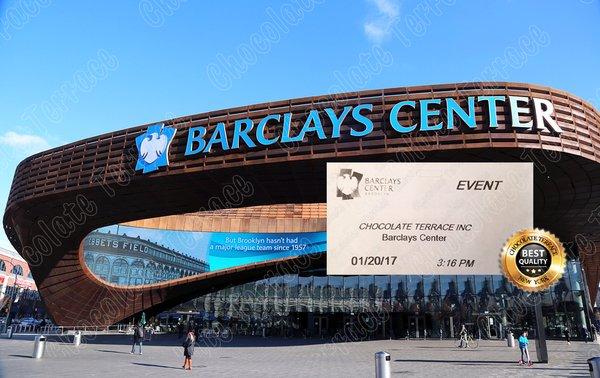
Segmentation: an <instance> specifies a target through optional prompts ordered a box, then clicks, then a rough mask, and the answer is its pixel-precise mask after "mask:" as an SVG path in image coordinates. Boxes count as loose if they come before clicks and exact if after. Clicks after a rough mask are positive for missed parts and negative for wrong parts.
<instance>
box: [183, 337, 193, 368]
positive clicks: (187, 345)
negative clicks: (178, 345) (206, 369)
mask: <svg viewBox="0 0 600 378" xmlns="http://www.w3.org/2000/svg"><path fill="white" fill-rule="evenodd" d="M195 342H196V337H195V336H194V330H193V329H191V328H190V329H189V331H188V334H187V337H186V338H185V341H184V342H183V344H182V346H183V356H184V358H185V359H184V360H183V369H184V370H192V356H193V355H194V343H195ZM186 367H187V368H186Z"/></svg>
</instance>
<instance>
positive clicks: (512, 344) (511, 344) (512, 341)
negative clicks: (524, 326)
mask: <svg viewBox="0 0 600 378" xmlns="http://www.w3.org/2000/svg"><path fill="white" fill-rule="evenodd" d="M506 345H507V346H508V347H509V348H514V347H515V335H513V333H512V332H509V333H508V337H507V338H506Z"/></svg>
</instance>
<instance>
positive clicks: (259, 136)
mask: <svg viewBox="0 0 600 378" xmlns="http://www.w3.org/2000/svg"><path fill="white" fill-rule="evenodd" d="M280 118H281V115H279V114H271V115H268V116H266V117H265V118H263V119H261V120H260V122H259V123H258V127H257V128H256V140H257V141H258V143H259V144H261V145H263V146H270V145H271V144H275V143H277V140H278V139H279V137H276V138H274V139H267V138H266V137H265V127H266V126H267V122H269V121H270V120H274V121H277V122H279V119H280Z"/></svg>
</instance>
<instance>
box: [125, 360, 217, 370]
mask: <svg viewBox="0 0 600 378" xmlns="http://www.w3.org/2000/svg"><path fill="white" fill-rule="evenodd" d="M132 363H133V364H134V365H139V366H147V367H156V368H163V369H176V370H183V368H181V367H176V366H171V365H159V364H146V363H143V362H132ZM204 367H206V365H192V368H193V369H196V368H204Z"/></svg>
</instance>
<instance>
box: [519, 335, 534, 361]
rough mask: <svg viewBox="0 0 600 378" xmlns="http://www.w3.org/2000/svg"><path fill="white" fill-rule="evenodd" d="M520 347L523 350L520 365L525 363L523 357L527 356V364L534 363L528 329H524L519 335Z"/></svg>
mask: <svg viewBox="0 0 600 378" xmlns="http://www.w3.org/2000/svg"><path fill="white" fill-rule="evenodd" d="M519 349H520V350H521V359H520V360H519V365H523V364H525V359H524V358H523V357H527V366H531V365H533V364H532V363H531V359H530V358H529V339H528V338H527V331H523V333H522V334H521V336H519Z"/></svg>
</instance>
